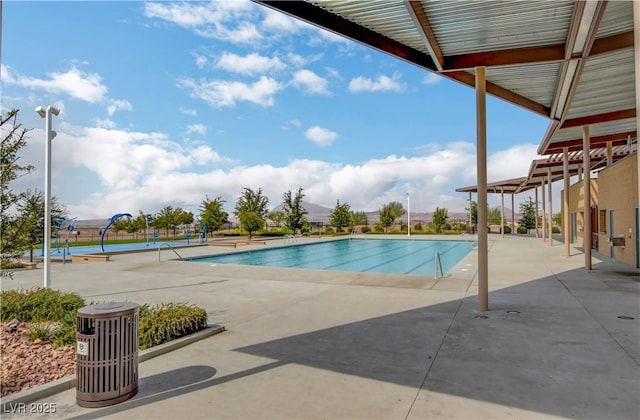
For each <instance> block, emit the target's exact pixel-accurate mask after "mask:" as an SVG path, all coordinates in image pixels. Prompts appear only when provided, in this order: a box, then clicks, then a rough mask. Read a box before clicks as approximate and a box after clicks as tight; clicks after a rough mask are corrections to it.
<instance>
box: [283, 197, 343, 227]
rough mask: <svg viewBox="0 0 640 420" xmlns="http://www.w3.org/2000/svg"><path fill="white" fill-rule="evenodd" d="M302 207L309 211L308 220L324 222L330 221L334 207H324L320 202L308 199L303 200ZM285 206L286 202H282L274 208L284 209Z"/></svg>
mask: <svg viewBox="0 0 640 420" xmlns="http://www.w3.org/2000/svg"><path fill="white" fill-rule="evenodd" d="M301 204H302V208H304V209H305V210H306V211H307V220H308V221H310V222H322V223H324V224H328V223H329V219H330V216H329V215H330V214H331V212H332V211H333V209H330V208H328V207H324V206H321V205H318V204H313V203H309V202H306V201H302V203H301ZM283 208H284V203H280V204H279V205H277V206H276V207H274V208H273V211H282V210H283Z"/></svg>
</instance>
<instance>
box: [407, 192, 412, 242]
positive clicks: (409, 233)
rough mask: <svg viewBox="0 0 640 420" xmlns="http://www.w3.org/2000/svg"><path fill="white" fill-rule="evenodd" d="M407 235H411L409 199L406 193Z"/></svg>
mask: <svg viewBox="0 0 640 420" xmlns="http://www.w3.org/2000/svg"><path fill="white" fill-rule="evenodd" d="M407 236H411V201H410V198H409V193H407Z"/></svg>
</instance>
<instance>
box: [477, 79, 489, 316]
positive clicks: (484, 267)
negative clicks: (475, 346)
mask: <svg viewBox="0 0 640 420" xmlns="http://www.w3.org/2000/svg"><path fill="white" fill-rule="evenodd" d="M475 74H476V143H477V146H476V149H477V150H476V152H477V177H478V180H477V181H478V309H480V310H481V311H488V310H489V255H488V254H489V233H488V231H487V82H486V78H485V74H486V68H485V67H476V68H475Z"/></svg>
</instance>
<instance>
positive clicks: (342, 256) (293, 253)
mask: <svg viewBox="0 0 640 420" xmlns="http://www.w3.org/2000/svg"><path fill="white" fill-rule="evenodd" d="M470 250H471V243H470V242H465V241H426V240H384V239H346V240H338V241H329V242H322V243H316V244H306V245H296V246H288V247H280V248H271V249H264V250H259V251H247V252H238V253H233V254H223V255H215V256H208V257H198V258H193V259H191V261H195V262H206V263H215V264H244V265H264V266H271V267H291V268H310V269H316V270H338V271H355V272H362V273H366V272H370V273H392V274H412V275H420V276H433V275H434V274H435V266H434V259H435V255H436V253H439V254H440V261H441V262H442V269H443V271H444V272H445V273H447V272H449V271H450V270H451V269H452V268H453V266H455V265H456V264H457V263H458V262H459V261H460V260H461V259H462V258H463V257H464V256H465V255H467V254H468V253H469V251H470Z"/></svg>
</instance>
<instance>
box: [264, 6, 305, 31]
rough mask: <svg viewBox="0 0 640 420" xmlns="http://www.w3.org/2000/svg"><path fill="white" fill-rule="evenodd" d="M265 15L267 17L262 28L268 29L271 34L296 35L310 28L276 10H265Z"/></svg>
mask: <svg viewBox="0 0 640 420" xmlns="http://www.w3.org/2000/svg"><path fill="white" fill-rule="evenodd" d="M264 14H265V17H264V20H263V21H262V27H263V28H265V29H268V30H269V31H270V32H274V33H279V34H280V33H283V32H284V33H287V34H295V33H298V32H300V30H301V29H306V28H309V26H310V25H309V24H308V23H305V22H303V21H301V20H299V19H294V18H292V17H289V16H287V15H285V14H284V13H280V12H277V11H275V10H271V9H267V8H265V9H264Z"/></svg>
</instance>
